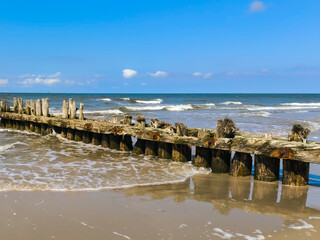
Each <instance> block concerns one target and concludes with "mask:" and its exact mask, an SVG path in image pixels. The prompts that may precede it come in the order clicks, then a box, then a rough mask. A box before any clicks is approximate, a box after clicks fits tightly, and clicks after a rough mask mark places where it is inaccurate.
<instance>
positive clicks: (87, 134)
mask: <svg viewBox="0 0 320 240" xmlns="http://www.w3.org/2000/svg"><path fill="white" fill-rule="evenodd" d="M82 141H83V142H84V143H91V142H92V133H91V132H83V134H82Z"/></svg>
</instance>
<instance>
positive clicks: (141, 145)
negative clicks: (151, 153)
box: [132, 138, 146, 154]
mask: <svg viewBox="0 0 320 240" xmlns="http://www.w3.org/2000/svg"><path fill="white" fill-rule="evenodd" d="M145 143H146V141H145V140H143V139H139V138H138V139H137V142H136V144H135V145H134V147H133V150H132V153H133V154H144V153H145Z"/></svg>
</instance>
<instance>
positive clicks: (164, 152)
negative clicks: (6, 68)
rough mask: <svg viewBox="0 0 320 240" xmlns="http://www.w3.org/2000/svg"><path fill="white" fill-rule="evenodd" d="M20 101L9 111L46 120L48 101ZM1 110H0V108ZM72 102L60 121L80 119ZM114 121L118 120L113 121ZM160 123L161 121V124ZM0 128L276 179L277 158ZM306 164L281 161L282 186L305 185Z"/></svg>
mask: <svg viewBox="0 0 320 240" xmlns="http://www.w3.org/2000/svg"><path fill="white" fill-rule="evenodd" d="M22 105H23V101H22V99H21V98H14V107H13V112H15V113H20V114H28V115H35V116H46V117H49V116H50V115H49V99H47V98H43V99H42V102H41V100H40V99H38V100H36V101H35V102H34V101H32V100H30V101H26V105H25V108H23V107H22ZM0 106H1V109H0V110H1V111H2V112H4V111H5V112H8V111H10V107H8V105H6V104H4V103H3V102H1V103H0ZM2 107H3V108H2ZM76 111H77V108H76V103H75V101H73V100H72V99H69V104H68V102H66V101H63V106H62V118H70V119H76V118H78V119H79V120H83V119H84V115H83V104H80V114H79V116H77V115H76ZM136 120H137V123H136V124H137V125H139V126H140V127H141V129H142V131H143V129H144V128H145V127H146V120H145V118H144V117H143V116H142V115H138V116H137V119H136ZM114 121H115V122H119V120H117V119H115V120H114ZM131 121H132V116H130V115H125V116H124V119H123V121H121V123H122V124H128V125H131V124H132V122H131ZM159 122H160V121H159V120H157V121H153V123H151V124H153V125H155V124H159ZM162 124H163V122H162ZM0 127H5V128H13V129H17V130H21V131H30V132H35V133H38V134H41V135H47V134H50V133H52V131H54V132H56V133H57V134H60V135H61V137H63V138H66V139H69V140H74V141H78V142H84V143H87V144H93V145H101V146H102V147H106V148H110V149H115V150H120V151H132V153H133V154H143V155H146V156H157V157H158V158H162V159H172V160H173V161H176V162H188V161H192V162H193V164H194V165H195V166H198V167H210V168H211V169H212V172H213V173H217V174H221V173H228V174H230V175H232V176H235V177H239V176H249V175H251V171H252V167H253V162H254V179H256V180H260V181H268V182H271V181H277V180H279V170H280V159H279V158H272V157H268V156H263V155H254V161H253V157H252V154H249V153H243V152H235V153H234V154H233V156H232V152H230V151H227V150H220V149H212V148H205V147H198V146H196V147H195V155H194V156H193V157H192V151H191V148H192V146H190V145H188V144H176V143H168V142H161V141H157V140H155V141H151V140H144V139H139V138H138V139H137V141H136V142H135V144H133V141H132V136H130V135H120V134H118V133H117V132H116V131H115V133H113V134H102V133H94V132H90V131H81V130H75V129H72V128H64V127H56V126H49V125H47V124H44V123H36V122H25V121H19V120H12V119H4V118H2V119H1V121H0ZM237 130H238V129H237V127H236V125H235V123H234V122H233V121H232V120H230V119H227V118H226V119H223V120H218V123H217V128H216V133H217V137H228V138H232V137H234V133H235V132H236V131H237ZM185 131H186V127H185V126H184V125H183V124H182V123H178V124H176V132H177V134H178V135H182V136H183V135H184V132H185ZM309 165H310V164H309V163H307V162H301V161H296V160H291V159H284V160H283V184H285V185H293V186H303V185H307V184H308V181H309Z"/></svg>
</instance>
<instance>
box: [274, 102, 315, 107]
mask: <svg viewBox="0 0 320 240" xmlns="http://www.w3.org/2000/svg"><path fill="white" fill-rule="evenodd" d="M279 105H281V106H300V107H320V103H319V102H314V103H297V102H292V103H281V104H279Z"/></svg>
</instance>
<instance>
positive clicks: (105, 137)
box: [101, 134, 110, 148]
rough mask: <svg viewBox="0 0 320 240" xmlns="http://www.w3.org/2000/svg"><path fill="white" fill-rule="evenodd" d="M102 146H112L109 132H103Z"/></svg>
mask: <svg viewBox="0 0 320 240" xmlns="http://www.w3.org/2000/svg"><path fill="white" fill-rule="evenodd" d="M101 146H102V147H105V148H109V147H110V138H109V135H107V134H102V136H101Z"/></svg>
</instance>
